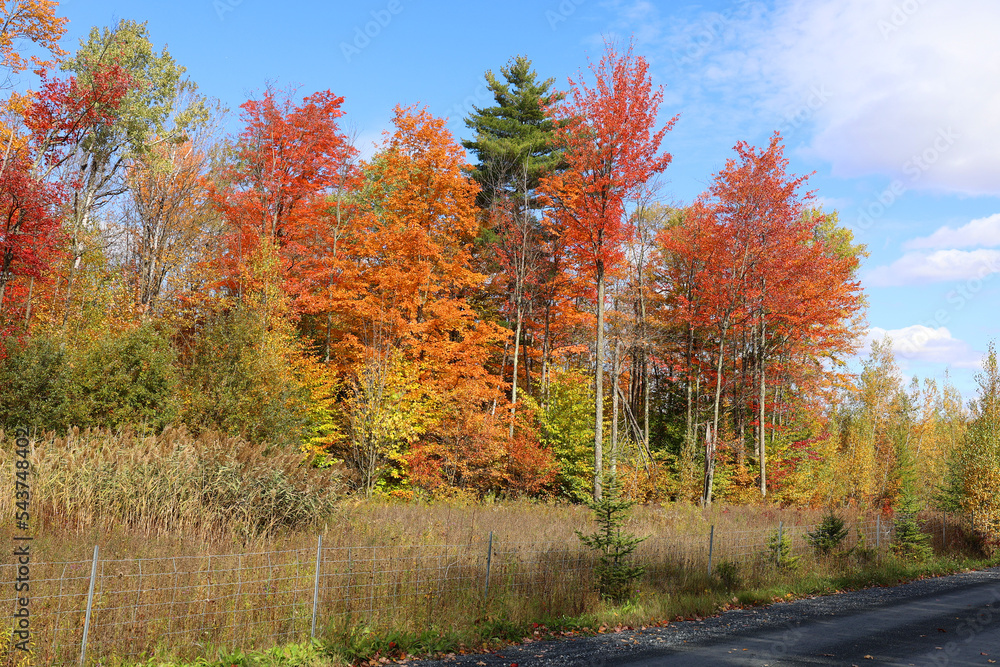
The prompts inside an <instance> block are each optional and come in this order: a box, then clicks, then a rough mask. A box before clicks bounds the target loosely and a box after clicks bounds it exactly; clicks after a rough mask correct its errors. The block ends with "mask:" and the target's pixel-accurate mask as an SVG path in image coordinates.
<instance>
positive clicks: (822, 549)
mask: <svg viewBox="0 0 1000 667" xmlns="http://www.w3.org/2000/svg"><path fill="white" fill-rule="evenodd" d="M807 535H808V536H809V544H811V545H812V546H813V548H814V549H816V553H820V554H828V553H831V552H833V551H836V549H837V547H839V546H840V543H841V542H843V541H844V538H845V537H847V526H846V525H845V524H844V520H843V519H842V518H840V517H839V516H838V515H837V513H836V512H834V511H833V510H832V509H830V510H828V511H827V512H826V514H824V515H823V520H822V521H820V524H819V525H818V526H816V530H814V531H812V532H810V533H807Z"/></svg>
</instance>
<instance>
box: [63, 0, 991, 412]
mask: <svg viewBox="0 0 1000 667" xmlns="http://www.w3.org/2000/svg"><path fill="white" fill-rule="evenodd" d="M59 11H60V13H61V14H62V15H64V16H68V17H69V18H70V25H69V31H68V35H67V37H66V39H65V46H66V48H67V50H70V51H72V50H73V49H74V48H75V46H76V44H77V42H78V40H79V38H80V37H81V36H83V35H85V34H86V33H87V31H88V30H89V28H90V27H91V26H94V25H98V26H104V25H111V24H113V23H115V22H116V21H117V20H118V19H122V18H129V19H136V20H142V21H148V22H149V30H150V33H151V36H152V38H153V41H154V42H155V44H156V45H157V46H162V45H164V44H166V45H167V46H168V47H169V50H170V52H171V54H172V55H173V56H174V57H175V59H176V60H177V61H178V62H179V63H180V64H182V65H184V66H185V67H187V69H188V74H189V75H190V77H191V78H192V79H193V80H194V81H195V82H197V83H198V85H199V87H200V89H201V92H202V93H204V94H206V95H209V96H212V97H215V98H218V99H220V100H221V101H222V102H223V104H225V105H226V106H228V107H229V108H230V109H232V110H233V111H234V114H233V120H232V121H231V122H230V129H231V130H237V129H238V123H237V121H236V113H235V112H236V111H238V107H239V105H240V104H241V103H242V102H243V101H244V100H246V99H247V98H248V97H249V96H252V95H254V94H255V93H257V92H259V91H260V90H261V89H262V88H263V87H264V86H265V85H266V84H267V83H268V82H273V83H274V84H276V85H277V86H279V87H287V86H297V87H298V88H299V92H300V94H308V93H311V92H314V91H317V90H326V89H330V90H332V91H333V92H335V93H337V94H338V95H342V96H344V97H345V100H346V101H345V105H344V109H345V111H346V116H345V118H344V125H345V128H347V129H348V130H351V131H353V132H356V133H357V137H358V141H359V146H360V147H361V148H362V150H363V151H364V152H366V153H370V151H371V146H372V143H373V142H375V141H378V140H379V138H380V136H381V133H382V131H383V130H385V129H386V128H387V126H388V124H389V119H390V117H391V112H392V108H393V106H394V105H396V104H404V105H409V104H416V103H419V104H424V105H426V106H427V107H428V108H429V110H430V111H431V112H432V113H434V114H436V115H439V116H448V117H449V118H450V124H449V127H450V128H451V129H452V131H453V132H455V133H456V135H458V136H459V137H460V138H461V137H463V136H467V135H466V134H465V127H464V125H463V123H462V118H463V117H464V116H465V115H467V114H468V112H469V111H470V110H471V106H472V105H488V104H490V102H491V100H490V98H489V96H488V95H487V93H486V89H485V85H484V80H483V73H484V72H485V71H486V70H487V69H493V70H494V71H498V70H499V68H500V67H501V66H503V65H504V64H505V63H506V62H507V60H509V59H510V58H511V57H513V56H515V55H518V54H523V55H526V56H528V57H529V58H531V59H532V61H533V64H534V66H535V68H536V70H537V71H538V72H539V74H540V75H542V76H543V77H554V78H555V79H556V82H557V83H556V85H557V86H558V87H562V88H565V87H566V77H567V76H570V75H573V74H575V73H577V71H578V70H580V69H581V68H586V66H587V58H588V57H591V58H593V59H595V60H596V59H599V58H600V54H601V49H602V44H603V41H602V40H603V38H604V37H625V38H627V37H628V36H630V35H634V36H635V39H636V43H637V52H638V53H640V54H641V55H643V56H645V57H646V58H647V59H648V60H649V61H650V64H651V73H652V75H653V77H654V83H657V84H662V85H664V86H665V87H666V90H665V104H664V108H663V113H664V120H666V118H668V117H669V116H672V115H673V114H676V113H679V114H680V116H681V118H680V121H679V122H678V123H677V125H676V127H675V129H674V130H673V132H671V133H670V134H669V135H668V137H667V140H666V150H668V151H669V152H671V153H672V154H673V156H674V162H673V164H672V165H671V167H670V168H669V169H668V170H667V174H666V178H665V179H664V183H663V187H662V190H661V198H662V199H663V200H664V201H666V202H668V203H676V204H686V203H690V202H691V201H692V200H693V199H694V198H695V197H696V196H697V195H698V193H699V192H701V191H702V190H703V189H705V187H706V186H707V184H708V183H709V181H710V180H711V178H712V175H713V174H714V173H715V172H716V171H718V170H719V169H720V168H721V167H722V166H723V164H724V163H725V160H726V159H727V158H728V157H730V156H731V155H732V147H733V145H734V144H735V143H736V142H737V141H739V140H746V141H749V142H750V143H752V144H757V145H763V144H765V143H766V141H767V137H768V136H769V135H770V133H771V132H773V131H774V130H775V129H780V130H781V131H782V133H783V134H784V136H785V139H786V155H787V156H788V157H789V158H790V161H791V171H793V172H794V173H800V174H801V173H809V172H813V171H815V172H816V173H815V175H814V176H812V177H811V179H810V187H811V189H815V190H816V191H817V196H818V197H819V200H820V202H821V203H822V204H823V205H824V207H825V208H826V210H827V211H831V210H837V211H838V212H839V216H840V220H841V223H842V224H844V225H846V226H849V227H851V228H852V229H853V230H854V231H855V233H856V235H857V238H858V240H860V241H861V242H863V243H865V244H867V245H868V248H869V250H870V252H871V256H870V257H869V259H868V260H867V261H866V262H865V265H864V267H863V270H862V280H863V283H864V285H865V288H866V292H867V294H868V298H869V302H870V309H869V314H868V319H869V324H870V327H871V330H870V331H869V333H868V337H869V338H870V337H881V336H882V335H884V334H885V333H888V334H889V335H890V336H892V338H893V339H894V341H895V347H896V350H897V358H898V360H899V362H900V365H901V367H902V368H903V373H904V375H907V376H908V375H912V374H919V375H921V376H926V375H931V376H936V377H940V376H942V375H943V373H944V371H945V369H946V368H948V369H950V373H951V376H952V379H953V380H954V381H955V383H956V384H957V385H958V386H959V388H960V389H961V390H962V391H963V393H964V394H966V396H967V397H972V395H973V392H974V387H975V384H974V382H973V376H974V374H975V372H976V370H977V368H978V365H979V361H980V359H981V357H982V354H983V352H984V351H985V350H986V347H987V344H988V342H989V341H990V340H992V339H994V338H997V337H998V336H1000V318H998V317H997V305H998V304H1000V279H997V278H996V277H995V276H996V274H997V273H1000V200H998V196H1000V86H998V84H997V82H1000V49H998V48H997V47H996V35H997V34H1000V3H997V2H995V0H950V2H947V3H944V2H939V1H937V2H936V1H933V0H761V1H759V2H758V1H755V0H735V1H729V0H716V1H712V0H709V1H706V2H701V3H687V2H685V1H684V0H679V1H670V2H668V1H663V2H648V1H644V0H607V1H601V0H541V1H540V2H529V1H524V0H512V1H508V2H505V3H486V2H478V1H473V2H469V1H465V2H456V1H452V0H447V1H442V2H434V3H431V2H419V1H417V0H361V1H355V2H350V3H348V2H307V1H299V2H289V3H281V4H280V5H279V4H278V3H275V2H265V1H264V0H175V1H174V2H169V3H168V2H141V3H140V2H134V1H132V2H126V1H125V0H66V1H64V2H62V3H61V4H60V9H59Z"/></svg>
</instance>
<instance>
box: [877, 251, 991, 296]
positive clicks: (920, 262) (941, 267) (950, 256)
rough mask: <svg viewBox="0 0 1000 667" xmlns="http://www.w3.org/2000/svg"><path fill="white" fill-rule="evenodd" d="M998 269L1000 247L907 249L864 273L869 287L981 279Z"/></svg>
mask: <svg viewBox="0 0 1000 667" xmlns="http://www.w3.org/2000/svg"><path fill="white" fill-rule="evenodd" d="M998 271H1000V250H985V249H979V250H937V251H934V252H930V253H928V252H908V253H906V254H904V255H903V256H902V257H900V258H899V259H897V260H896V261H895V262H893V263H892V264H889V265H888V266H877V267H875V268H874V269H872V270H871V271H869V272H868V275H867V276H865V283H866V284H868V285H870V286H873V287H898V286H906V285H917V284H926V283H936V282H947V281H955V280H982V279H983V278H986V277H987V276H990V275H992V274H994V273H997V272H998Z"/></svg>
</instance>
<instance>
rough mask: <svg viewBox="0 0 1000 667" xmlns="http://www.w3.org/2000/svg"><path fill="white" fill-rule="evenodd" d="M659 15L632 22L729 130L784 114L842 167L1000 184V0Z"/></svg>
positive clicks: (790, 5) (955, 187) (786, 125)
mask: <svg viewBox="0 0 1000 667" xmlns="http://www.w3.org/2000/svg"><path fill="white" fill-rule="evenodd" d="M616 4H619V5H620V4H627V3H624V2H619V3H616ZM640 4H644V3H640ZM650 18H652V19H654V20H655V18H656V17H655V16H653V17H650ZM651 23H652V21H650V20H649V18H647V23H646V24H645V25H642V26H640V25H635V26H634V27H635V29H636V30H638V29H639V28H640V27H641V28H644V30H642V33H643V34H645V35H658V34H659V36H658V37H656V38H652V39H653V40H654V43H653V44H652V45H650V46H651V47H659V48H660V49H662V51H661V54H662V53H666V54H667V55H669V56H672V60H673V62H674V64H675V65H676V66H675V67H674V68H673V72H671V73H669V74H668V76H667V79H666V80H667V81H669V82H670V84H671V85H672V86H674V85H676V86H677V88H678V89H679V90H680V91H682V92H683V93H684V96H685V102H686V104H685V106H689V105H691V104H693V103H695V102H697V103H699V104H700V105H701V106H700V107H699V109H698V114H699V115H700V116H702V117H706V118H711V119H712V122H713V123H716V124H720V123H721V125H720V126H719V127H720V129H719V130H717V131H724V130H725V129H726V128H730V129H731V128H733V127H734V126H743V125H748V124H751V123H756V126H757V127H758V129H761V126H762V125H763V126H764V127H765V128H766V127H768V126H770V127H773V128H777V127H781V128H782V129H783V131H784V132H785V133H786V134H789V133H793V132H794V133H795V134H796V137H797V138H798V139H799V140H801V141H803V142H804V146H803V148H801V150H803V151H805V152H806V153H808V154H810V155H812V156H814V157H817V158H820V159H823V160H826V161H828V162H830V163H831V167H832V171H833V173H834V174H835V175H838V176H844V177H855V176H864V175H871V174H879V175H886V176H889V177H890V178H898V179H901V180H902V182H903V183H905V185H906V187H907V188H913V189H926V190H934V191H943V192H952V193H962V194H989V195H995V194H1000V87H997V86H995V85H990V84H989V83H988V82H990V81H997V80H1000V58H997V57H996V46H995V45H996V35H997V34H1000V3H997V2H996V0H951V1H950V2H947V3H945V2H932V1H931V0H773V2H769V3H768V4H767V5H765V4H763V3H760V2H750V1H748V0H741V1H740V2H735V3H733V9H731V10H727V11H725V12H722V13H718V12H706V13H703V14H701V15H697V16H693V17H692V18H691V19H690V20H689V21H676V22H675V23H674V25H664V24H665V22H660V23H658V24H657V26H658V27H659V26H663V28H662V30H660V31H659V32H658V31H654V30H650V29H649V27H650V24H651ZM800 131H801V132H806V133H807V134H805V135H801V134H800V133H799V132H800Z"/></svg>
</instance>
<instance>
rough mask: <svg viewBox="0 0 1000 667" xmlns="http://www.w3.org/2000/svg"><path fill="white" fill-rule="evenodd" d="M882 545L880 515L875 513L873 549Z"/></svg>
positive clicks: (877, 548) (876, 549)
mask: <svg viewBox="0 0 1000 667" xmlns="http://www.w3.org/2000/svg"><path fill="white" fill-rule="evenodd" d="M881 546H882V515H881V514H876V515H875V551H878V550H879V549H880V548H881Z"/></svg>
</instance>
